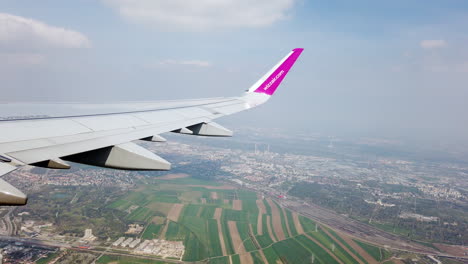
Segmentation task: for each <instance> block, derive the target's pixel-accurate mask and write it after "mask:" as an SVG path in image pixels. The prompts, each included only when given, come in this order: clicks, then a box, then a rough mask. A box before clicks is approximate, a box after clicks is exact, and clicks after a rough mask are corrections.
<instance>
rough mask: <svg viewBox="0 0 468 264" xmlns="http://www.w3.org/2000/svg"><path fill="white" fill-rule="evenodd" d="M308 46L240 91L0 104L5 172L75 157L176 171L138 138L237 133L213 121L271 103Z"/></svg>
mask: <svg viewBox="0 0 468 264" xmlns="http://www.w3.org/2000/svg"><path fill="white" fill-rule="evenodd" d="M302 51H303V49H294V50H292V51H291V52H290V53H289V54H288V55H286V57H284V58H283V59H282V60H281V61H280V62H279V63H278V64H277V65H275V66H274V67H273V68H272V69H271V70H270V71H269V72H268V73H266V74H265V75H264V76H263V77H262V78H261V79H260V80H258V81H257V82H256V83H255V84H254V85H252V87H251V88H250V89H249V90H247V91H246V93H245V94H243V95H242V96H239V97H231V98H211V99H198V100H180V101H160V102H139V103H114V104H36V103H32V104H16V103H6V104H0V131H1V132H0V176H1V175H4V174H6V173H9V172H11V171H13V170H15V169H17V168H18V167H21V166H24V165H32V166H39V167H45V168H50V169H68V168H70V165H69V164H68V163H67V161H72V162H78V163H82V164H88V165H94V166H101V167H108V168H115V169H124V170H169V169H170V168H171V164H170V163H169V162H168V161H166V160H164V159H162V158H161V157H159V156H157V155H156V154H154V153H152V152H150V151H148V150H146V149H144V148H143V147H141V146H139V145H137V144H135V143H133V142H132V141H135V140H146V141H155V142H158V141H164V139H163V138H162V137H161V136H159V134H161V133H165V132H175V133H181V134H188V135H199V136H221V137H225V136H232V132H231V131H230V130H228V129H226V128H224V127H222V126H220V125H218V124H216V123H214V122H213V120H214V119H216V118H219V117H222V116H225V115H230V114H234V113H236V112H240V111H243V110H247V109H250V108H252V107H255V106H257V105H260V104H263V103H265V102H266V101H267V100H268V99H269V98H270V96H271V95H273V93H274V92H275V90H276V89H277V88H278V86H279V84H280V83H281V81H282V80H283V79H284V77H285V76H286V74H287V73H288V71H289V70H290V69H291V67H292V66H293V64H294V62H295V61H296V60H297V58H298V57H299V55H300V54H301V52H302ZM58 113H60V114H58ZM26 203H27V196H26V195H25V194H24V193H22V192H21V191H19V190H18V189H16V188H15V187H13V186H12V185H10V184H9V183H7V182H6V181H4V180H2V179H0V205H24V204H26Z"/></svg>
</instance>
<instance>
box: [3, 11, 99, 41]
mask: <svg viewBox="0 0 468 264" xmlns="http://www.w3.org/2000/svg"><path fill="white" fill-rule="evenodd" d="M90 46H91V42H90V41H89V39H88V38H87V37H86V36H85V35H83V34H82V33H80V32H77V31H73V30H69V29H65V28H61V27H54V26H50V25H47V24H45V23H43V22H41V21H37V20H34V19H30V18H24V17H20V16H15V15H11V14H6V13H0V47H4V48H10V49H20V50H25V49H27V50H29V49H44V48H88V47H90Z"/></svg>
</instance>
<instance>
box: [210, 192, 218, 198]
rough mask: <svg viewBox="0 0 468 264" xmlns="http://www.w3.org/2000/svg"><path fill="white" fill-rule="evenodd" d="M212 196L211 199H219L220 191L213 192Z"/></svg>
mask: <svg viewBox="0 0 468 264" xmlns="http://www.w3.org/2000/svg"><path fill="white" fill-rule="evenodd" d="M210 196H211V199H213V200H218V193H217V192H211V193H210Z"/></svg>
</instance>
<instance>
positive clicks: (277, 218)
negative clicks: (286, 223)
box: [267, 199, 286, 241]
mask: <svg viewBox="0 0 468 264" xmlns="http://www.w3.org/2000/svg"><path fill="white" fill-rule="evenodd" d="M267 201H268V204H269V205H270V207H271V218H272V225H273V230H275V234H276V237H277V238H278V240H279V241H281V240H285V239H286V236H285V235H284V230H283V226H282V225H281V215H280V212H279V209H278V207H277V206H276V204H275V203H274V202H273V201H272V200H271V199H267Z"/></svg>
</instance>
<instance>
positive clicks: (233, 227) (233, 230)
mask: <svg viewBox="0 0 468 264" xmlns="http://www.w3.org/2000/svg"><path fill="white" fill-rule="evenodd" d="M228 227H229V233H230V234H231V239H232V246H233V247H234V251H235V252H236V253H238V254H244V253H247V251H246V250H245V247H244V243H242V239H241V237H240V235H239V230H237V224H236V222H234V221H228Z"/></svg>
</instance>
